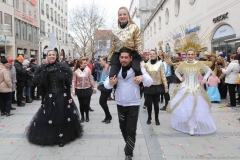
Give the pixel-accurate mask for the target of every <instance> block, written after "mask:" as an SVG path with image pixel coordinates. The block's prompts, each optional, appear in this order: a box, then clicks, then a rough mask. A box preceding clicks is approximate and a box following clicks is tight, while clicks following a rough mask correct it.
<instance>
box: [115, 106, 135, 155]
mask: <svg viewBox="0 0 240 160" xmlns="http://www.w3.org/2000/svg"><path fill="white" fill-rule="evenodd" d="M117 109H118V119H119V126H120V129H121V132H122V136H123V138H124V140H125V142H126V145H125V148H124V151H125V155H126V156H133V149H134V147H135V142H136V131H137V121H138V114H139V106H125V107H123V106H120V105H117Z"/></svg>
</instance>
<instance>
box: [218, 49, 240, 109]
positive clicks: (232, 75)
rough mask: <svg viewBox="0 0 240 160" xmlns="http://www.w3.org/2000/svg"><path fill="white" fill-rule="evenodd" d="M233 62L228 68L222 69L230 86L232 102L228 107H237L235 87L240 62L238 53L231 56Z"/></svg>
mask: <svg viewBox="0 0 240 160" xmlns="http://www.w3.org/2000/svg"><path fill="white" fill-rule="evenodd" d="M230 61H231V63H229V65H228V66H227V68H226V69H222V72H223V73H224V74H225V83H226V84H227V86H228V91H229V96H230V104H228V105H227V106H228V107H236V94H235V88H236V83H237V79H238V73H239V69H240V68H239V63H238V56H237V54H233V55H231V57H230Z"/></svg>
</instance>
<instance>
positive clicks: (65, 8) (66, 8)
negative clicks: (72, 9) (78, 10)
mask: <svg viewBox="0 0 240 160" xmlns="http://www.w3.org/2000/svg"><path fill="white" fill-rule="evenodd" d="M65 15H67V5H65Z"/></svg>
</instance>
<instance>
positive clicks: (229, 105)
mask: <svg viewBox="0 0 240 160" xmlns="http://www.w3.org/2000/svg"><path fill="white" fill-rule="evenodd" d="M227 107H236V106H232V105H231V104H228V105H227Z"/></svg>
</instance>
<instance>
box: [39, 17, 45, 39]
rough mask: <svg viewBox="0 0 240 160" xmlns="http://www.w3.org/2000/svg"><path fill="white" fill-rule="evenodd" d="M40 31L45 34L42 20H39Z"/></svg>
mask: <svg viewBox="0 0 240 160" xmlns="http://www.w3.org/2000/svg"><path fill="white" fill-rule="evenodd" d="M40 33H43V34H44V35H45V22H44V21H43V20H41V22H40Z"/></svg>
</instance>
